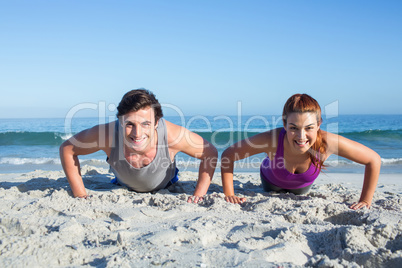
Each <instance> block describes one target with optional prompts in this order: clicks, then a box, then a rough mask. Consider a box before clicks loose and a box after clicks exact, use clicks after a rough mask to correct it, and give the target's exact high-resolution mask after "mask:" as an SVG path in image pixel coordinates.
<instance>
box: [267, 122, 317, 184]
mask: <svg viewBox="0 0 402 268" xmlns="http://www.w3.org/2000/svg"><path fill="white" fill-rule="evenodd" d="M285 134H286V130H285V129H284V128H283V129H282V130H281V132H280V134H279V139H278V147H277V149H276V154H275V157H274V159H273V160H272V161H271V160H270V159H269V157H266V158H265V159H264V160H263V161H262V163H261V168H260V171H261V174H262V175H263V176H262V177H263V178H264V179H265V180H266V181H268V182H269V183H271V184H273V185H275V186H278V187H280V188H283V189H299V188H303V187H307V186H309V185H311V184H312V183H313V182H314V181H315V179H316V178H317V177H318V175H319V173H320V172H319V170H316V167H315V166H314V164H313V163H311V165H310V167H309V169H308V170H307V171H306V172H304V173H300V174H293V173H290V172H289V171H288V170H287V169H286V167H285V161H284V158H283V140H284V137H285Z"/></svg>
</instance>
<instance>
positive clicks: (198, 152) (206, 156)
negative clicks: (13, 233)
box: [60, 89, 218, 203]
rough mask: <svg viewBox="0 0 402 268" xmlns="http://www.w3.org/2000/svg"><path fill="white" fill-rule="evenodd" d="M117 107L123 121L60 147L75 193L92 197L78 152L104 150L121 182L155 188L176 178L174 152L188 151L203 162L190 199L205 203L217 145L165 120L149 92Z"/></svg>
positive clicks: (80, 135) (78, 136) (94, 129)
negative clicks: (89, 194) (86, 184)
mask: <svg viewBox="0 0 402 268" xmlns="http://www.w3.org/2000/svg"><path fill="white" fill-rule="evenodd" d="M117 110H118V113H117V117H118V120H116V121H114V122H111V123H107V124H102V125H97V126H94V127H92V128H90V129H86V130H84V131H82V132H80V133H78V134H76V135H74V136H73V137H71V138H70V139H68V140H67V141H65V142H64V143H63V144H62V145H61V146H60V159H61V163H62V165H63V169H64V172H65V173H66V177H67V180H68V182H69V184H70V187H71V190H72V192H73V195H74V197H81V198H86V197H87V193H86V190H85V187H84V183H83V180H82V177H81V173H80V164H79V160H78V156H79V155H87V154H91V153H94V152H97V151H99V150H102V151H104V152H105V153H106V155H107V156H108V158H107V162H108V163H109V164H110V167H111V170H112V172H113V173H114V174H115V175H116V179H117V182H118V183H119V184H121V185H124V186H127V187H128V188H129V189H132V190H134V191H137V192H151V191H156V190H159V189H163V188H166V187H167V186H169V185H171V184H172V183H174V182H176V181H177V171H178V170H177V169H176V163H175V155H176V154H177V153H178V152H183V153H185V154H187V155H189V156H192V157H195V158H198V159H200V160H201V162H200V166H199V173H198V181H197V186H196V188H195V191H194V194H193V195H192V196H190V197H189V198H188V202H190V203H191V202H194V203H198V202H199V201H201V200H202V199H203V196H204V195H205V194H206V193H207V190H208V187H209V185H210V183H211V179H212V176H213V174H214V171H215V167H216V162H217V157H218V153H217V150H216V148H215V147H214V146H213V145H212V144H211V143H209V142H208V141H206V140H204V139H203V138H202V137H200V136H199V135H197V134H196V133H194V132H191V131H189V130H187V129H186V128H184V127H181V126H178V125H175V124H173V123H171V122H169V121H166V120H164V119H163V118H162V116H163V113H162V108H161V105H160V104H159V102H158V100H157V99H156V98H155V95H154V94H153V93H152V92H150V91H148V90H143V89H137V90H131V91H129V92H127V93H126V94H125V95H124V96H123V98H122V100H121V102H120V103H119V106H118V107H117Z"/></svg>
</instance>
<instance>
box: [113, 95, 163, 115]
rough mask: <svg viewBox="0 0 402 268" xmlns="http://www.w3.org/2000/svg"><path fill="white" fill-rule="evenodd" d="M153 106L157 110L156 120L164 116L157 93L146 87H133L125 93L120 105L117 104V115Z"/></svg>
mask: <svg viewBox="0 0 402 268" xmlns="http://www.w3.org/2000/svg"><path fill="white" fill-rule="evenodd" d="M146 107H151V108H152V109H154V112H155V122H158V120H159V119H160V118H162V117H163V113H162V107H161V105H160V103H159V101H158V100H157V99H156V97H155V95H154V94H153V93H152V92H151V91H149V90H146V89H133V90H130V91H129V92H127V93H126V94H124V96H123V98H122V99H121V101H120V103H119V106H117V116H118V117H120V116H122V115H125V114H127V113H129V112H136V111H138V110H141V109H144V108H146Z"/></svg>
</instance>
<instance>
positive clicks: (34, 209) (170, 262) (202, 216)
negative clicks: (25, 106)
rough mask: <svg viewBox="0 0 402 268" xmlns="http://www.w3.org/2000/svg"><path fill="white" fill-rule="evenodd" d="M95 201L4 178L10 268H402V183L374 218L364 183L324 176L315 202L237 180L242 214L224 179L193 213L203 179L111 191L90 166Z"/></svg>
mask: <svg viewBox="0 0 402 268" xmlns="http://www.w3.org/2000/svg"><path fill="white" fill-rule="evenodd" d="M82 174H83V177H84V182H85V186H86V188H87V190H88V194H89V195H90V197H89V198H88V199H87V200H84V199H78V198H72V197H71V192H70V188H69V186H68V183H67V180H66V178H65V175H64V173H63V172H62V171H41V170H37V171H34V172H30V173H25V174H2V175H0V205H1V209H0V211H1V212H0V213H1V215H0V239H1V240H0V266H1V267H38V266H39V267H60V266H62V267H82V266H88V267H89V266H97V267H154V266H155V267H158V266H163V267H165V266H166V267H301V266H303V267H304V266H312V267H402V222H401V220H402V199H401V197H402V181H401V177H402V176H401V175H400V174H381V176H380V180H379V184H378V188H377V191H376V194H375V196H374V200H373V205H372V208H371V209H362V210H359V211H353V210H350V209H349V208H348V205H350V204H351V203H353V202H354V201H357V200H358V199H359V196H360V191H361V186H362V181H363V175H362V174H332V173H329V174H321V175H320V177H319V178H318V179H317V181H316V183H315V185H314V186H313V188H312V190H311V191H310V193H309V194H307V195H304V196H296V195H293V194H288V193H264V192H263V191H262V190H261V188H260V181H259V174H258V173H239V174H236V175H235V191H236V193H238V194H239V195H240V196H244V197H246V198H247V202H245V203H244V204H242V205H234V204H229V203H227V202H225V201H224V199H223V194H222V187H221V181H220V173H216V174H215V176H214V179H213V182H212V184H211V187H210V189H209V192H208V195H207V196H206V198H205V200H204V201H202V202H201V203H199V204H188V203H187V202H186V199H187V197H188V194H189V193H192V192H193V190H194V187H195V184H196V178H197V173H195V172H189V171H186V172H181V173H179V178H180V181H179V182H178V183H176V184H175V185H173V186H171V187H170V188H169V189H165V190H161V191H158V192H157V193H154V194H151V193H135V192H132V191H128V190H127V189H125V188H122V187H119V186H116V185H113V184H111V183H110V179H111V178H112V176H111V174H109V173H108V170H106V169H101V168H94V167H90V166H84V167H83V168H82Z"/></svg>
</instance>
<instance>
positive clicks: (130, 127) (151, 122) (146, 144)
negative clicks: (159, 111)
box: [123, 107, 157, 153]
mask: <svg viewBox="0 0 402 268" xmlns="http://www.w3.org/2000/svg"><path fill="white" fill-rule="evenodd" d="M156 126H157V123H156V122H155V115H154V110H153V109H152V108H151V107H145V108H143V109H141V110H138V111H136V112H129V113H127V114H125V115H123V128H124V129H125V144H126V146H128V147H129V148H130V149H131V150H133V151H135V152H141V153H146V152H148V151H149V150H150V148H151V146H152V145H154V144H155V141H156V140H155V138H156V137H155V134H156V131H155V129H156Z"/></svg>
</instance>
